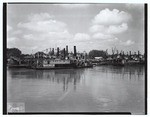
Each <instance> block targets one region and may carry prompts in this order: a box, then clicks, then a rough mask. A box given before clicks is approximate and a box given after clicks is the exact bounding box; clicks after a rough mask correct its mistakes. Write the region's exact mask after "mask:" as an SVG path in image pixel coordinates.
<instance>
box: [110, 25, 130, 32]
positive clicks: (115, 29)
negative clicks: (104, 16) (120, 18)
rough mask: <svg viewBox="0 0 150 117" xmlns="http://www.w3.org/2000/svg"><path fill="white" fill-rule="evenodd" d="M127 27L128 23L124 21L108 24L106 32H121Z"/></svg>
mask: <svg viewBox="0 0 150 117" xmlns="http://www.w3.org/2000/svg"><path fill="white" fill-rule="evenodd" d="M127 29H128V25H127V24H126V23H122V24H121V25H119V26H118V25H110V26H109V28H108V29H107V33H108V34H119V33H123V32H125V31H126V30H127Z"/></svg>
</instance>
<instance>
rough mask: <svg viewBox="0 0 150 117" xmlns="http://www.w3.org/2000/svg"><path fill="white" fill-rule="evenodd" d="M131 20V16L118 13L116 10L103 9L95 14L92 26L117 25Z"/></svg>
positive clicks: (121, 12) (125, 13)
mask: <svg viewBox="0 0 150 117" xmlns="http://www.w3.org/2000/svg"><path fill="white" fill-rule="evenodd" d="M130 19H131V15H130V14H129V13H127V12H124V11H119V10H117V9H113V10H112V11H111V10H109V9H107V8H106V9H104V10H101V11H100V12H99V14H97V15H96V16H95V17H94V19H93V21H92V22H93V23H94V24H100V25H118V24H122V23H124V22H128V21H129V20H130Z"/></svg>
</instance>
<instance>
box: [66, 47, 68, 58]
mask: <svg viewBox="0 0 150 117" xmlns="http://www.w3.org/2000/svg"><path fill="white" fill-rule="evenodd" d="M66 55H67V56H68V46H66Z"/></svg>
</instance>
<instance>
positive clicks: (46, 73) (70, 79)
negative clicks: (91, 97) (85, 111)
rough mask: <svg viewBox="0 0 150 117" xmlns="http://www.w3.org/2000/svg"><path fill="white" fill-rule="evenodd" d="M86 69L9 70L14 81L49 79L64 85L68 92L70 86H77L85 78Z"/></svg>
mask: <svg viewBox="0 0 150 117" xmlns="http://www.w3.org/2000/svg"><path fill="white" fill-rule="evenodd" d="M84 71H85V69H76V70H74V69H67V70H27V69H19V70H18V69H17V70H16V69H9V74H10V76H11V78H13V79H23V78H25V79H41V80H42V79H47V80H48V81H50V82H52V83H57V84H60V83H62V84H63V91H67V90H68V86H69V84H72V85H73V86H74V90H76V86H77V84H78V83H80V79H81V78H82V79H83V77H84Z"/></svg>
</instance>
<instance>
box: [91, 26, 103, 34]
mask: <svg viewBox="0 0 150 117" xmlns="http://www.w3.org/2000/svg"><path fill="white" fill-rule="evenodd" d="M89 30H90V32H92V33H95V32H103V31H104V30H106V27H105V26H104V25H97V24H96V25H93V26H91V27H90V29H89Z"/></svg>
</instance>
